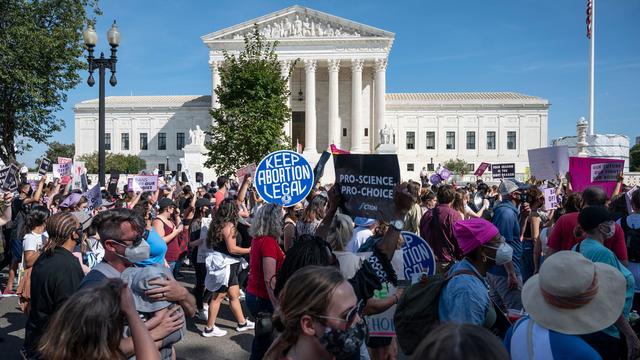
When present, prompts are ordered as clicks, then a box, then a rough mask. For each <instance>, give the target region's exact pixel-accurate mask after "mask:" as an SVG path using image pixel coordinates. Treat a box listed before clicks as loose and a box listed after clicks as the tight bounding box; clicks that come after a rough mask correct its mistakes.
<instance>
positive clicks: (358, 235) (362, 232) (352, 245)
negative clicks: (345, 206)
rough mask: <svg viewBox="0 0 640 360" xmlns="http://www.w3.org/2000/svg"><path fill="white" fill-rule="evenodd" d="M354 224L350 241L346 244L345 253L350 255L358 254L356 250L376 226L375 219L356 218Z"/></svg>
mask: <svg viewBox="0 0 640 360" xmlns="http://www.w3.org/2000/svg"><path fill="white" fill-rule="evenodd" d="M354 223H355V225H356V228H355V229H354V230H353V235H352V236H351V240H350V241H349V243H348V244H347V251H351V252H352V253H356V252H358V249H360V247H361V246H362V244H364V243H365V242H366V241H367V239H369V238H370V237H371V236H372V235H373V230H374V229H375V228H376V226H378V222H377V221H376V220H375V219H368V218H363V217H356V218H355V219H354Z"/></svg>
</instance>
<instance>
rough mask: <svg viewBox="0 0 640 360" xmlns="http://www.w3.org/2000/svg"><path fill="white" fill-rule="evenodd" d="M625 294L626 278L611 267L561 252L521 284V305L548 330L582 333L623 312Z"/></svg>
mask: <svg viewBox="0 0 640 360" xmlns="http://www.w3.org/2000/svg"><path fill="white" fill-rule="evenodd" d="M625 293H626V280H625V279H624V277H623V276H622V274H621V273H620V271H618V270H617V269H616V268H614V267H613V266H610V265H607V264H603V263H594V262H592V261H591V260H589V259H587V258H585V257H584V256H582V255H581V254H580V253H578V252H575V251H560V252H558V253H556V254H553V256H550V257H549V258H548V259H545V261H544V263H543V265H542V268H541V269H540V273H539V274H537V275H534V276H533V277H531V278H530V279H529V280H528V281H527V283H526V284H525V285H524V288H523V289H522V304H523V305H524V309H525V310H526V311H527V312H528V313H529V315H530V316H531V318H532V319H533V320H534V321H535V322H537V323H538V324H540V325H542V326H544V327H546V328H547V329H550V330H554V331H557V332H559V333H563V334H568V335H581V334H590V333H594V332H597V331H600V330H602V329H605V328H607V327H609V326H611V325H613V323H615V321H616V320H617V319H618V317H620V314H622V309H623V307H624V303H625Z"/></svg>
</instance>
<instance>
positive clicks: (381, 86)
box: [369, 58, 420, 149]
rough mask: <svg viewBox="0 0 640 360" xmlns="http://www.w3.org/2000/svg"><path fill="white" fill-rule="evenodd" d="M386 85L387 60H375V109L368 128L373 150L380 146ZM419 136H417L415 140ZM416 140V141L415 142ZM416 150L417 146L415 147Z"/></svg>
mask: <svg viewBox="0 0 640 360" xmlns="http://www.w3.org/2000/svg"><path fill="white" fill-rule="evenodd" d="M386 83H387V59H386V58H382V59H376V61H375V85H374V88H375V89H374V90H375V98H374V101H375V107H374V111H375V112H374V116H375V117H374V119H373V122H374V123H373V126H370V130H369V134H370V135H369V137H370V138H371V137H373V139H374V141H371V143H372V145H373V149H375V148H377V147H378V145H379V144H380V130H382V129H383V128H384V112H385V94H386V91H387V90H386ZM418 138H420V136H417V139H418ZM417 139H416V140H417ZM416 148H417V146H416Z"/></svg>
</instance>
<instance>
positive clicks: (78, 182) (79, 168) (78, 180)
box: [71, 161, 87, 190]
mask: <svg viewBox="0 0 640 360" xmlns="http://www.w3.org/2000/svg"><path fill="white" fill-rule="evenodd" d="M86 173H87V169H86V168H85V167H84V162H83V161H76V162H75V163H73V166H72V168H71V176H73V185H72V186H73V189H81V190H84V189H83V186H82V175H83V174H86Z"/></svg>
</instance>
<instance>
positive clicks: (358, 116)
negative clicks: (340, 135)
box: [351, 59, 364, 153]
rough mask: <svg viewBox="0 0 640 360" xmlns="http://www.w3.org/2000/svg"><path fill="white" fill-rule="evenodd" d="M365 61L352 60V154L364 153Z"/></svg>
mask: <svg viewBox="0 0 640 360" xmlns="http://www.w3.org/2000/svg"><path fill="white" fill-rule="evenodd" d="M363 66H364V60H363V59H352V60H351V152H353V153H362V152H363V146H362V138H363V132H364V129H363V127H362V67H363Z"/></svg>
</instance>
